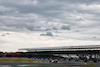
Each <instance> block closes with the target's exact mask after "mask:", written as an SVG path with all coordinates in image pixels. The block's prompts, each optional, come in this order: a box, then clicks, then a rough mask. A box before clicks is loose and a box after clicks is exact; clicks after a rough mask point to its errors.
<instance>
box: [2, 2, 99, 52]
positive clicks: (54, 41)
mask: <svg viewBox="0 0 100 67" xmlns="http://www.w3.org/2000/svg"><path fill="white" fill-rule="evenodd" d="M81 45H100V0H0V51H3V52H16V51H19V50H18V49H20V48H40V47H57V46H59V47H60V46H81Z"/></svg>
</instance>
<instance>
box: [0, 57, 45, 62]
mask: <svg viewBox="0 0 100 67" xmlns="http://www.w3.org/2000/svg"><path fill="white" fill-rule="evenodd" d="M0 61H15V62H20V61H29V62H33V61H37V62H39V61H42V62H44V61H43V60H31V59H28V58H0Z"/></svg>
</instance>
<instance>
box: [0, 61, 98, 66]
mask: <svg viewBox="0 0 100 67" xmlns="http://www.w3.org/2000/svg"><path fill="white" fill-rule="evenodd" d="M81 64H84V63H76V62H58V63H49V62H0V67H12V66H20V67H21V66H22V67H23V66H28V65H32V66H34V67H36V66H45V67H46V66H54V65H81ZM66 67H68V66H66ZM70 67H71V66H70ZM73 67H77V66H73ZM78 67H86V66H78ZM88 67H100V64H99V65H96V66H88Z"/></svg>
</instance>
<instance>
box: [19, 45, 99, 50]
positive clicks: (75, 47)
mask: <svg viewBox="0 0 100 67" xmlns="http://www.w3.org/2000/svg"><path fill="white" fill-rule="evenodd" d="M63 49H64V50H86V49H87V50H91V49H92V50H94V49H95V50H96V49H99V50H100V45H83V46H60V47H41V48H22V49H19V50H27V51H47V50H49V51H53V50H63Z"/></svg>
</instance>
